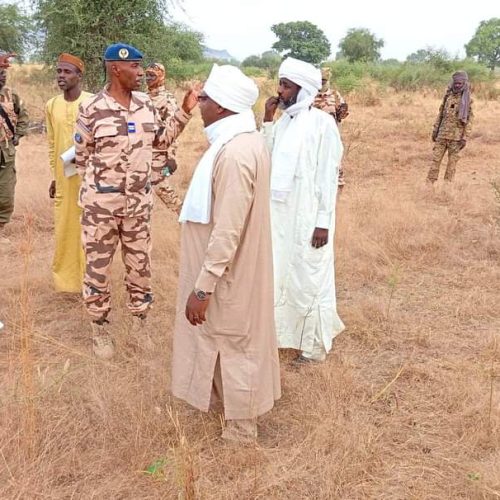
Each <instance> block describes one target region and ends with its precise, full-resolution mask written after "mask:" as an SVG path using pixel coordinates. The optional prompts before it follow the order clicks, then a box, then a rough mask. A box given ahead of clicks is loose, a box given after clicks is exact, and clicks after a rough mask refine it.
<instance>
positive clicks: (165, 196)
mask: <svg viewBox="0 0 500 500" xmlns="http://www.w3.org/2000/svg"><path fill="white" fill-rule="evenodd" d="M165 76H166V74H165V67H164V66H163V64H160V63H152V64H150V65H149V66H148V67H147V68H146V85H147V87H148V96H149V98H150V99H151V101H152V102H153V105H154V107H155V108H156V110H157V111H158V115H159V117H160V119H161V120H162V121H163V122H167V121H168V120H169V119H170V118H172V117H173V116H174V115H175V113H176V112H177V111H178V109H179V106H178V104H177V101H176V99H175V96H174V94H172V93H171V92H169V91H168V90H167V89H166V88H165ZM176 153H177V143H176V142H175V141H174V142H173V143H172V144H171V146H170V147H169V148H168V151H161V150H157V149H153V164H152V170H153V178H152V184H153V185H154V186H155V187H154V190H155V193H156V195H157V196H158V197H159V198H160V200H162V201H163V203H165V205H166V206H167V207H168V208H169V209H170V210H173V211H174V212H175V213H176V214H177V215H179V214H180V211H181V207H182V200H181V199H180V198H179V196H178V195H177V193H176V192H175V189H174V188H173V187H172V186H170V185H169V183H168V179H167V178H168V177H170V175H172V174H173V173H174V172H175V171H176V170H177V158H176ZM165 154H166V161H165Z"/></svg>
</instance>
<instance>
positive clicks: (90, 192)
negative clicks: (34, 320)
mask: <svg viewBox="0 0 500 500" xmlns="http://www.w3.org/2000/svg"><path fill="white" fill-rule="evenodd" d="M104 60H105V64H106V72H107V76H108V85H107V86H106V87H105V88H104V89H103V90H102V91H101V92H99V93H98V94H97V95H95V96H93V97H91V98H89V99H87V100H86V101H84V102H83V103H82V104H81V105H80V109H79V113H78V117H77V123H76V133H75V147H76V167H77V169H78V171H79V173H80V175H81V176H82V187H81V191H80V206H81V207H82V209H83V214H82V241H83V246H84V249H85V255H86V270H85V277H84V282H83V298H84V303H85V305H86V308H87V311H88V313H89V315H90V316H91V318H92V323H91V325H92V332H93V349H94V353H95V354H96V355H97V356H98V357H101V358H103V359H107V358H110V357H111V356H113V354H114V345H113V341H112V339H111V336H110V335H109V331H108V326H107V325H108V319H107V318H108V314H109V312H110V309H111V304H110V287H109V281H110V270H111V263H112V260H113V256H114V253H115V250H116V247H117V245H118V242H120V243H121V250H122V259H123V261H124V264H125V270H126V276H125V284H126V287H127V291H128V302H127V307H128V309H129V310H130V312H131V313H132V315H133V331H134V332H135V334H136V336H137V337H138V341H139V344H140V345H142V346H143V347H150V346H151V339H149V336H148V334H147V330H146V324H145V321H146V316H147V313H148V310H149V308H150V306H151V303H152V302H153V294H152V290H151V267H150V253H151V236H150V216H151V206H152V187H151V179H152V158H153V147H155V148H157V149H162V150H166V149H167V148H168V146H169V145H170V144H171V143H172V142H173V141H174V139H175V138H176V137H177V136H178V135H179V134H180V133H181V131H182V130H183V128H184V126H185V125H186V123H187V122H188V120H189V119H190V116H191V115H190V111H191V110H192V109H193V108H194V106H195V105H196V101H197V95H196V92H194V91H190V92H188V93H187V94H186V96H185V98H184V102H183V104H182V109H179V110H178V111H177V112H176V113H175V115H174V116H173V117H171V118H169V119H168V120H167V121H165V122H162V121H161V120H160V119H159V117H158V115H157V112H156V109H155V107H154V106H153V103H152V102H151V100H150V99H149V97H147V96H146V95H145V94H143V93H141V92H135V91H134V90H135V89H138V88H139V87H140V85H141V83H142V78H143V76H144V70H143V68H142V54H141V53H140V52H139V51H138V50H137V49H135V48H134V47H131V46H129V45H125V44H114V45H111V46H109V47H108V48H107V49H106V51H105V54H104ZM163 163H164V162H163Z"/></svg>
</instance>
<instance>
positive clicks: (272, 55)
mask: <svg viewBox="0 0 500 500" xmlns="http://www.w3.org/2000/svg"><path fill="white" fill-rule="evenodd" d="M281 61H282V59H281V56H280V55H279V54H278V53H277V52H275V51H274V50H268V51H266V52H263V53H262V54H261V55H260V56H256V55H253V56H248V57H247V58H246V59H244V60H243V62H242V63H241V65H242V66H243V67H244V68H245V67H255V68H263V69H274V68H277V67H278V66H279V65H280V64H281Z"/></svg>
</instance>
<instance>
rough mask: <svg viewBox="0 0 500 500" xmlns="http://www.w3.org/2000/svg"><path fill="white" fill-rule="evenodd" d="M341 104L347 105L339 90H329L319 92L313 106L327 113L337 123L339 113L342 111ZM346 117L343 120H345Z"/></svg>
mask: <svg viewBox="0 0 500 500" xmlns="http://www.w3.org/2000/svg"><path fill="white" fill-rule="evenodd" d="M341 104H345V100H344V98H343V97H342V96H341V95H340V92H338V91H337V90H331V89H328V90H327V91H326V92H318V94H317V95H316V97H315V99H314V103H313V106H314V107H315V108H318V109H321V110H323V111H326V112H327V113H328V114H329V115H332V116H333V117H334V118H335V120H336V121H339V120H338V119H337V118H338V116H337V113H338V111H339V109H340V105H341ZM345 116H347V115H345ZM345 116H343V117H341V118H345Z"/></svg>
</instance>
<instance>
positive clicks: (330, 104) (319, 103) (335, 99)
mask: <svg viewBox="0 0 500 500" xmlns="http://www.w3.org/2000/svg"><path fill="white" fill-rule="evenodd" d="M321 83H322V85H323V86H322V87H321V90H320V91H319V92H318V95H317V96H316V98H315V99H314V104H313V106H314V107H315V108H318V109H322V110H323V111H326V112H327V113H328V114H330V115H332V116H333V118H335V121H336V122H337V126H338V128H339V131H340V122H341V121H342V120H343V119H344V118H347V116H348V115H349V110H348V109H349V107H348V106H347V103H346V102H345V100H344V98H343V97H342V96H341V95H340V92H339V91H337V90H332V89H331V88H330V68H328V67H325V68H321ZM344 185H345V177H344V167H343V165H342V163H341V164H340V166H339V189H340V190H342V188H343V187H344Z"/></svg>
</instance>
